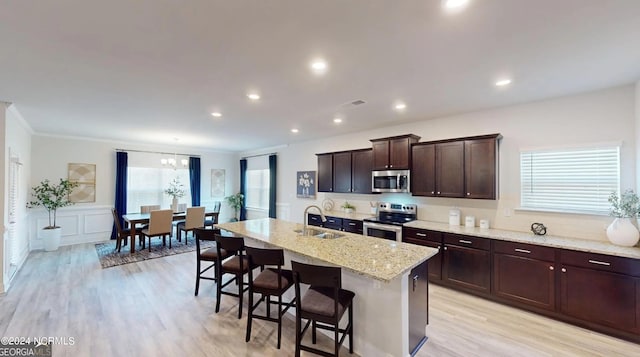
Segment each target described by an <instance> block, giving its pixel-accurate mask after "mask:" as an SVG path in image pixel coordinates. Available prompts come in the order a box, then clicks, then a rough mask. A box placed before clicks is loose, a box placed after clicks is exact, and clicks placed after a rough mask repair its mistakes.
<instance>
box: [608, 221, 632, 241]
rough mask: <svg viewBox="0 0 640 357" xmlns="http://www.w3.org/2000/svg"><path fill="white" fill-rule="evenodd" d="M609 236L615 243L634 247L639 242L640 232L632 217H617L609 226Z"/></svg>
mask: <svg viewBox="0 0 640 357" xmlns="http://www.w3.org/2000/svg"><path fill="white" fill-rule="evenodd" d="M607 238H608V239H609V241H610V242H611V243H613V244H615V245H620V246H623V247H633V246H634V245H636V244H638V239H639V238H640V232H638V229H637V228H636V227H635V226H634V225H633V223H632V222H631V219H630V218H616V219H614V220H613V222H612V223H611V224H610V225H609V227H607Z"/></svg>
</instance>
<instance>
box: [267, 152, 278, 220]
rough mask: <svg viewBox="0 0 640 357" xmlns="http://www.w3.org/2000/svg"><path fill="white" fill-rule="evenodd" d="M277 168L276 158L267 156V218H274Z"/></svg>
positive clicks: (275, 156)
mask: <svg viewBox="0 0 640 357" xmlns="http://www.w3.org/2000/svg"><path fill="white" fill-rule="evenodd" d="M277 166H278V156H277V155H269V218H276V187H277V186H278V185H277V181H276V176H277V175H276V174H277V171H278V169H277Z"/></svg>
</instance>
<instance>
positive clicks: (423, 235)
mask: <svg viewBox="0 0 640 357" xmlns="http://www.w3.org/2000/svg"><path fill="white" fill-rule="evenodd" d="M416 235H417V236H418V237H426V236H427V235H426V234H425V233H416Z"/></svg>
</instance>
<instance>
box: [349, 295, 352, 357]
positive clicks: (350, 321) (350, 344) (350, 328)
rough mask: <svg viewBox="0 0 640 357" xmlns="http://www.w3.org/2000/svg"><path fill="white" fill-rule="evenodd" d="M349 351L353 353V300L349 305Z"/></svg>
mask: <svg viewBox="0 0 640 357" xmlns="http://www.w3.org/2000/svg"><path fill="white" fill-rule="evenodd" d="M349 353H351V354H353V302H352V303H351V305H349Z"/></svg>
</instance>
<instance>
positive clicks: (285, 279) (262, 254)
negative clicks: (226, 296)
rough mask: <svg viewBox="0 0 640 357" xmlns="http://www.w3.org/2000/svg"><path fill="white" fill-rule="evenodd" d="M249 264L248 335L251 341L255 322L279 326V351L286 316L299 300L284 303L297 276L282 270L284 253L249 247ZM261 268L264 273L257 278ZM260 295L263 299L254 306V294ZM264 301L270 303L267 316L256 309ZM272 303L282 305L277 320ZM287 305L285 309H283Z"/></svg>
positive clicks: (247, 339) (277, 250) (247, 338)
mask: <svg viewBox="0 0 640 357" xmlns="http://www.w3.org/2000/svg"><path fill="white" fill-rule="evenodd" d="M245 249H246V251H247V259H248V261H249V313H248V314H247V336H246V337H245V341H246V342H249V340H250V339H251V325H252V321H253V319H259V320H264V321H271V322H276V323H278V349H280V340H281V337H282V316H283V315H284V314H285V313H286V312H287V310H288V309H289V308H290V307H292V306H293V305H294V301H295V297H294V299H292V300H291V301H289V302H288V303H284V304H283V303H282V295H283V294H284V293H285V292H286V291H287V290H289V288H290V287H291V286H293V273H292V272H291V270H287V269H282V266H283V265H284V250H282V249H263V248H254V247H246V248H245ZM257 268H260V273H259V274H258V275H257V276H256V277H255V279H254V278H253V270H254V269H257ZM254 294H260V295H261V296H260V299H258V301H257V302H256V303H255V304H254V303H253V295H254ZM272 296H274V297H277V298H278V300H277V301H271V297H272ZM262 302H265V304H266V314H264V315H257V314H255V310H256V308H257V307H258V306H260V304H261V303H262ZM271 304H276V305H277V306H278V311H277V315H276V317H271ZM283 306H285V308H284V309H282V307H283Z"/></svg>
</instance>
